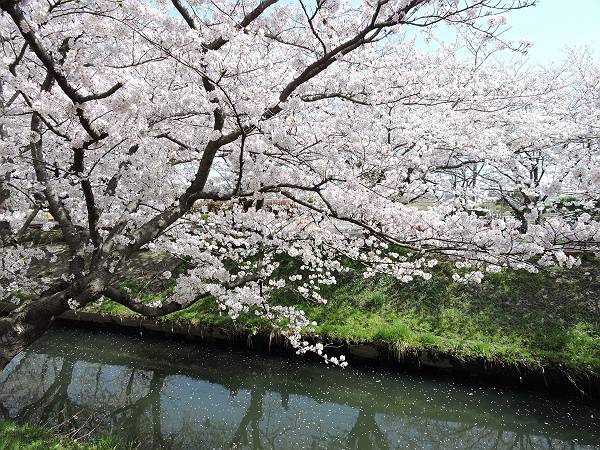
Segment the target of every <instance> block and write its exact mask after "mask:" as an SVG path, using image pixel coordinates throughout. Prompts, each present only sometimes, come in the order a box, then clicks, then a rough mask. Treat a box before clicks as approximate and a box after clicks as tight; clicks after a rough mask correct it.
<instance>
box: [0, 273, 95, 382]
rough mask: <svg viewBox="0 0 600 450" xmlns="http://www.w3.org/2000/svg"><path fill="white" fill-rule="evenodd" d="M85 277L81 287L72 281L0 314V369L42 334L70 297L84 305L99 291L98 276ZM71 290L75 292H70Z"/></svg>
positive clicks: (63, 309) (60, 312) (62, 310)
mask: <svg viewBox="0 0 600 450" xmlns="http://www.w3.org/2000/svg"><path fill="white" fill-rule="evenodd" d="M85 281H86V282H85V284H84V285H83V286H84V287H80V286H81V284H79V283H74V284H72V285H71V286H70V287H69V288H68V289H66V290H63V291H60V292H56V293H54V294H51V295H47V296H45V297H41V298H39V299H37V300H32V301H28V302H26V303H24V304H23V305H21V306H19V307H18V308H16V309H15V310H14V311H12V312H11V313H10V314H9V315H8V316H7V317H0V370H2V369H3V368H4V367H5V366H6V365H7V364H8V363H9V362H10V361H11V359H12V358H14V357H15V355H17V354H18V353H19V352H21V351H23V350H24V349H25V348H26V347H27V346H28V345H29V344H31V343H32V342H33V341H35V340H36V339H37V338H39V337H40V336H41V335H42V334H44V332H45V331H46V330H48V328H49V327H50V325H51V324H52V321H53V320H54V318H55V317H58V316H60V315H61V314H62V313H64V312H65V311H68V310H69V309H70V306H69V300H71V299H73V300H74V301H76V302H77V303H78V304H79V305H81V306H84V305H86V304H87V303H89V302H91V301H94V300H96V299H97V298H98V297H99V296H100V295H101V293H102V291H103V289H104V283H103V280H102V279H101V278H89V279H87V280H85ZM78 285H79V286H78ZM78 287H79V289H77V288H78ZM74 292H77V294H76V295H73V293H74Z"/></svg>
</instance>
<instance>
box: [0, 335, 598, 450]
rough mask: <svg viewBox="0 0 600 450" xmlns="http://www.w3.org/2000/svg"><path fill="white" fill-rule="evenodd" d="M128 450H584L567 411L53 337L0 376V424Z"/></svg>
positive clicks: (571, 410) (392, 378)
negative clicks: (109, 441)
mask: <svg viewBox="0 0 600 450" xmlns="http://www.w3.org/2000/svg"><path fill="white" fill-rule="evenodd" d="M2 417H5V418H11V419H16V420H18V421H24V422H29V423H33V424H41V425H44V426H50V427H53V428H55V429H56V430H59V431H63V432H70V433H72V434H73V435H74V436H76V437H82V436H90V435H94V434H113V435H115V437H116V438H118V439H119V440H121V441H122V442H135V443H137V445H139V448H142V449H146V448H147V449H150V448H171V449H212V448H216V449H241V448H244V449H247V448H252V449H277V450H280V449H304V448H306V449H360V450H366V449H371V448H374V449H405V448H408V449H422V448H423V449H452V448H458V449H509V448H511V449H512V448H522V449H530V448H531V449H533V448H535V449H592V448H600V408H598V407H595V406H592V405H587V404H581V402H579V401H577V399H571V400H569V399H561V398H556V397H546V396H544V395H542V394H540V393H527V392H522V391H519V390H514V389H510V388H502V389H500V388H492V387H489V386H473V385H468V384H461V383H458V382H447V381H439V380H432V379H428V378H423V377H417V376H412V375H406V374H399V373H393V372H388V371H382V370H381V369H364V368H348V369H344V370H342V369H339V368H335V367H328V366H326V365H325V364H320V363H311V362H306V361H300V360H299V359H297V358H279V357H270V356H265V355H259V354H255V353H250V352H246V351H243V350H228V349H223V348H212V347H206V346H200V345H198V344H191V343H181V342H175V341H164V340H156V339H149V338H143V339H141V338H135V337H132V336H125V335H119V334H111V333H103V332H94V331H83V330H66V329H54V330H51V331H50V332H48V333H47V334H46V335H45V336H44V337H43V338H42V339H40V340H38V341H37V342H36V343H34V344H33V345H32V346H31V347H29V348H28V349H27V351H26V352H23V353H21V354H19V355H18V356H17V357H15V358H14V359H13V361H12V362H11V363H10V364H9V365H8V366H7V367H6V368H5V369H4V371H3V372H1V373H0V418H2Z"/></svg>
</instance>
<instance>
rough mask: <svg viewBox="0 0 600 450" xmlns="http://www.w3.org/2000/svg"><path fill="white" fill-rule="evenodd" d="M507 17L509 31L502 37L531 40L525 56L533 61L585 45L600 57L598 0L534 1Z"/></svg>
mask: <svg viewBox="0 0 600 450" xmlns="http://www.w3.org/2000/svg"><path fill="white" fill-rule="evenodd" d="M507 18H508V20H509V24H508V25H509V26H510V30H508V31H507V33H506V34H505V35H504V36H505V37H506V38H507V39H514V40H517V39H525V40H528V41H532V42H533V47H532V48H531V49H530V50H529V57H530V58H531V60H532V61H534V62H537V63H542V64H543V63H547V62H550V61H553V60H558V59H560V58H561V55H562V52H563V50H564V49H565V48H566V47H568V46H570V47H584V46H589V47H590V48H591V49H592V50H593V53H594V55H595V57H596V58H598V57H599V56H600V0H538V4H537V5H536V6H532V7H529V8H525V9H523V10H519V11H514V12H511V13H510V14H509V15H508V16H507Z"/></svg>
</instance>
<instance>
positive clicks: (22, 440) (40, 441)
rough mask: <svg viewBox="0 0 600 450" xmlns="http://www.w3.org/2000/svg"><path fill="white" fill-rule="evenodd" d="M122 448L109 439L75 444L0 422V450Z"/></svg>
mask: <svg viewBox="0 0 600 450" xmlns="http://www.w3.org/2000/svg"><path fill="white" fill-rule="evenodd" d="M118 448H123V447H120V446H118V445H117V444H115V443H114V442H112V440H110V439H94V440H93V441H90V442H77V441H75V440H73V439H70V438H68V437H66V436H60V435H57V434H55V433H53V432H52V431H51V430H49V429H46V428H42V427H34V426H31V425H20V424H17V423H15V422H12V421H0V450H49V449H52V450H63V449H64V450H116V449H118Z"/></svg>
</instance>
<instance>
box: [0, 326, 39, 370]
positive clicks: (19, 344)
mask: <svg viewBox="0 0 600 450" xmlns="http://www.w3.org/2000/svg"><path fill="white" fill-rule="evenodd" d="M50 323H51V320H48V321H39V322H37V323H23V322H21V321H19V320H16V319H13V318H11V317H3V318H1V319H0V370H2V369H3V368H4V367H5V366H6V365H7V364H8V363H9V362H10V360H11V359H12V358H13V357H14V356H15V355H17V354H18V353H19V352H21V351H22V350H24V349H25V348H26V347H27V346H28V345H29V344H31V343H32V342H33V341H35V340H36V339H37V338H38V337H40V336H41V335H42V334H43V333H44V331H46V330H47V329H48V327H49V326H50Z"/></svg>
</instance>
